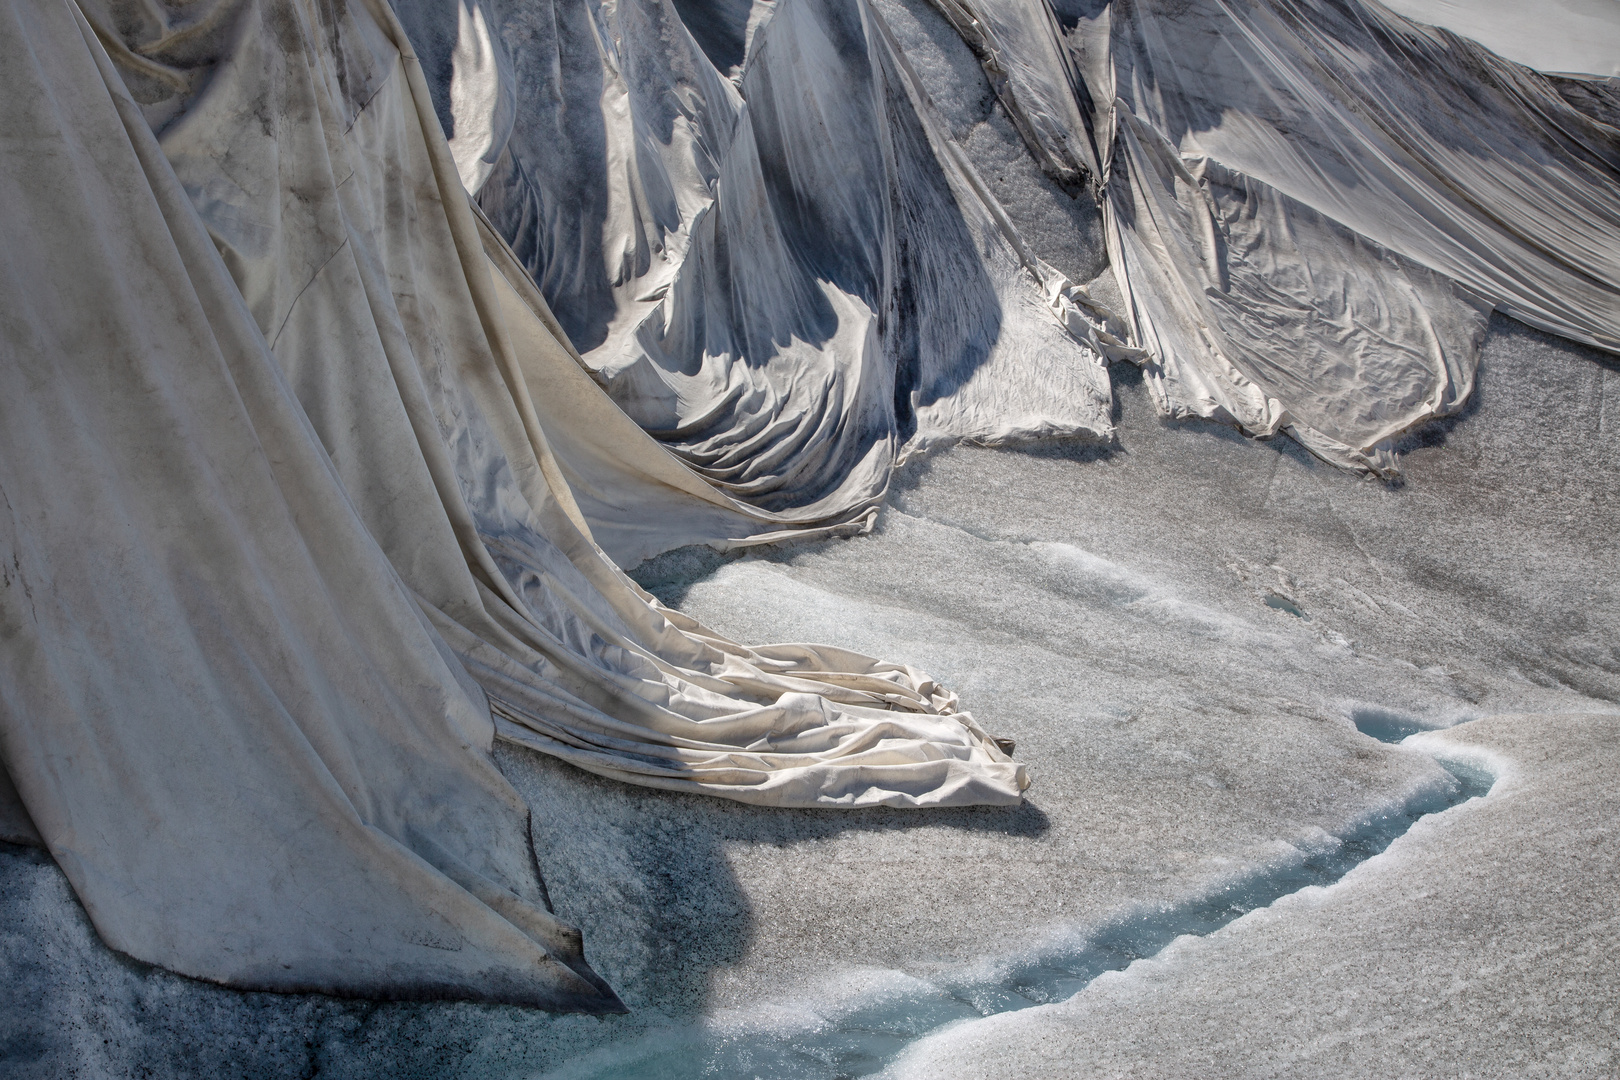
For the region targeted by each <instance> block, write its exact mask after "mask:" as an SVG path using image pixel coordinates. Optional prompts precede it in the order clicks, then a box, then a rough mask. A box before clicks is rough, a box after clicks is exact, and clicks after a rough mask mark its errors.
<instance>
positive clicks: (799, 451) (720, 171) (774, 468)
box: [399, 0, 1112, 550]
mask: <svg viewBox="0 0 1620 1080" xmlns="http://www.w3.org/2000/svg"><path fill="white" fill-rule="evenodd" d="M399 6H400V8H401V11H402V14H403V18H404V21H405V23H406V25H407V26H408V28H410V30H411V32H412V33H413V34H414V35H415V36H416V38H417V40H418V41H419V42H421V43H422V47H423V50H424V52H425V53H428V54H431V55H433V56H437V57H439V58H440V59H438V60H436V61H435V60H430V61H429V68H430V70H431V69H434V68H437V69H438V70H439V72H440V81H439V82H438V83H437V84H436V87H437V90H436V94H437V99H438V101H439V113H440V116H441V120H442V121H443V122H445V123H446V124H448V125H449V126H450V127H451V129H452V146H458V145H459V144H460V141H461V139H462V133H463V132H464V131H465V132H472V133H483V132H496V133H497V137H500V135H502V134H503V135H504V137H505V139H506V142H505V145H504V148H502V149H501V150H500V151H499V152H498V153H496V151H494V150H482V151H481V153H482V157H481V158H480V159H479V160H478V161H472V160H470V159H463V158H460V157H458V161H460V162H461V163H462V164H461V169H462V173H463V175H464V176H468V177H477V178H478V179H479V180H480V181H481V186H480V187H479V188H478V189H477V195H478V200H479V203H480V205H481V206H482V208H483V209H484V211H485V212H486V213H487V214H488V215H489V218H490V220H491V222H492V223H493V225H494V227H495V228H496V229H497V230H498V231H499V232H500V233H501V234H502V236H503V237H504V238H505V239H507V240H508V241H509V242H510V244H511V246H512V248H513V250H514V251H515V252H516V254H517V256H518V258H519V259H520V261H521V264H522V266H523V268H524V269H525V270H526V271H527V272H528V274H529V275H531V276H532V278H533V280H534V282H535V283H536V285H537V287H538V288H539V290H540V292H541V293H542V294H543V295H544V297H545V299H546V300H547V301H549V303H550V306H551V308H552V309H553V310H554V311H555V312H556V314H557V318H558V320H559V321H560V323H561V326H562V328H563V329H564V330H565V331H566V333H567V335H568V337H569V338H570V339H571V340H572V342H573V344H574V345H576V346H577V347H578V348H579V349H580V351H581V352H582V353H583V358H584V360H585V362H586V364H587V365H589V366H590V367H591V368H592V369H593V370H594V371H596V372H597V373H598V376H599V377H600V379H601V381H602V383H603V385H604V386H605V387H606V388H607V389H608V391H609V393H611V395H612V396H613V399H614V400H615V401H616V402H617V403H618V404H619V405H620V406H622V407H623V409H624V410H625V412H626V413H627V414H629V415H630V416H631V417H633V418H634V419H635V420H636V421H638V422H639V423H640V424H641V425H642V426H643V427H644V428H645V429H646V430H647V431H648V432H650V433H651V434H652V435H654V436H655V437H656V438H657V439H658V440H660V441H661V442H662V443H663V444H664V445H666V446H668V447H670V448H671V449H672V450H673V451H675V452H676V453H677V454H679V455H680V456H681V458H682V459H684V460H685V461H686V462H687V463H689V464H690V465H691V466H692V468H693V469H694V470H696V472H697V473H698V474H699V475H701V476H702V477H704V478H705V479H707V480H709V481H710V482H711V483H712V484H713V485H714V486H715V487H716V488H718V489H720V490H722V491H725V492H726V493H728V494H731V495H733V496H735V497H736V498H738V499H740V500H743V501H745V502H747V503H748V504H750V505H752V506H755V507H758V508H761V509H763V510H767V511H771V512H773V513H775V514H776V515H778V519H777V520H779V521H781V522H783V523H792V522H806V523H808V522H816V521H823V520H834V519H837V518H838V517H839V515H849V514H851V513H853V512H857V511H861V510H864V509H866V508H868V507H870V506H872V505H874V504H875V502H876V501H877V500H878V499H880V498H881V496H882V494H883V493H884V491H885V490H886V487H887V483H888V477H889V473H890V471H891V469H892V467H893V464H894V462H895V460H896V459H897V457H898V456H899V455H900V454H901V453H902V452H903V450H904V448H906V447H907V446H909V447H911V448H917V447H922V446H927V445H931V444H936V443H939V442H942V441H947V440H955V439H974V440H978V441H983V442H1005V441H1010V440H1015V439H1020V438H1034V437H1043V436H1053V435H1076V434H1079V435H1084V436H1088V437H1103V436H1106V435H1107V433H1108V432H1109V430H1110V424H1109V408H1110V397H1109V389H1108V379H1107V374H1106V370H1105V367H1104V360H1103V354H1104V353H1105V352H1108V351H1110V348H1111V345H1112V342H1111V341H1110V339H1109V338H1108V336H1107V335H1106V333H1103V332H1102V325H1103V321H1102V320H1101V319H1100V318H1099V317H1097V315H1096V313H1095V311H1094V309H1093V308H1092V305H1091V304H1090V301H1089V299H1088V298H1087V297H1086V295H1085V293H1084V291H1083V290H1081V289H1078V288H1076V287H1075V286H1074V285H1073V284H1072V283H1070V282H1068V281H1066V280H1065V279H1064V278H1063V277H1062V275H1061V274H1058V273H1057V272H1056V271H1054V270H1052V269H1051V268H1050V267H1049V266H1046V265H1045V264H1044V263H1042V262H1041V261H1040V260H1039V259H1038V258H1036V257H1035V256H1034V255H1033V254H1032V253H1031V252H1030V251H1029V250H1028V247H1027V245H1026V244H1025V243H1024V241H1023V240H1022V238H1021V237H1020V236H1019V235H1018V232H1017V230H1016V229H1015V228H1013V226H1012V224H1011V223H1010V222H1009V221H1008V220H1007V218H1006V215H1005V214H1004V212H1003V211H1002V208H1001V207H1000V206H999V205H997V203H996V201H995V200H994V198H992V197H991V196H990V195H989V194H988V192H987V191H986V190H985V186H984V184H983V183H982V181H981V179H980V178H979V177H978V176H977V174H976V173H975V172H974V170H973V168H972V166H971V165H970V164H969V163H968V162H967V160H966V159H965V158H964V157H963V155H962V153H961V151H960V150H959V149H958V148H957V147H956V146H955V145H954V144H952V143H951V142H950V140H949V139H948V138H947V137H946V136H945V135H944V134H943V133H942V125H941V124H940V122H939V120H938V118H937V117H936V116H935V114H934V110H933V107H932V106H931V105H930V104H929V102H928V101H927V99H926V97H925V95H924V94H923V93H922V91H921V89H920V87H919V85H918V80H917V77H916V75H915V74H914V73H913V72H912V71H911V70H910V68H909V66H908V64H907V61H906V58H905V57H904V55H903V54H902V53H901V52H900V50H899V49H898V48H897V46H896V44H895V41H894V39H893V36H892V34H891V33H890V32H889V30H888V29H887V27H886V26H885V24H884V23H883V20H882V19H881V17H880V16H879V15H878V14H877V12H876V11H875V9H873V7H872V6H871V5H870V4H868V3H866V2H865V0H784V2H782V3H779V4H777V5H775V6H774V9H773V12H772V14H771V15H770V18H769V21H767V22H764V23H763V25H761V24H760V23H759V22H758V20H756V19H754V18H753V17H752V14H751V12H752V9H749V10H748V11H745V12H740V13H739V17H740V18H743V22H744V23H745V24H746V27H747V28H748V30H749V36H748V37H747V42H748V44H747V48H748V55H749V56H750V57H751V59H750V60H749V63H748V65H747V68H746V70H745V71H744V72H742V73H741V74H740V75H739V77H738V79H737V82H736V83H735V84H733V82H732V81H729V80H728V79H726V78H724V77H722V75H721V74H720V72H719V71H718V70H717V69H716V67H715V65H714V64H713V63H712V62H711V60H710V58H709V57H708V56H707V55H706V54H705V53H704V51H703V50H702V49H701V48H700V47H699V44H698V42H697V41H696V40H695V39H694V37H693V36H692V34H691V33H689V32H688V29H687V27H686V25H685V24H684V23H683V21H682V17H681V14H680V13H679V12H678V11H677V8H676V6H675V5H674V4H673V3H671V2H670V0H628V2H624V3H601V2H599V0H476V2H474V0H468V3H467V4H465V5H462V4H450V5H440V4H433V3H423V2H418V0H400V5H399ZM728 10H729V9H728ZM724 14H725V12H724V11H721V12H720V15H724ZM717 17H718V16H717ZM485 31H488V32H489V34H490V36H489V37H488V38H486V37H485V36H483V35H484V33H485ZM741 33H742V31H741V30H739V34H741ZM469 35H470V39H471V41H472V44H469ZM486 41H487V42H491V43H492V44H489V45H488V46H487V48H488V49H489V50H490V51H492V52H493V53H494V54H495V55H497V56H498V57H499V59H498V61H497V62H495V63H492V64H488V65H485V66H484V67H482V68H480V67H478V66H476V65H474V64H473V63H472V62H471V61H470V60H466V59H464V58H466V57H469V56H472V55H475V54H481V53H482V51H483V50H485V48H486V44H485V43H486ZM508 101H515V109H514V112H513V114H512V115H513V117H514V118H513V119H512V120H511V122H507V119H506V118H507V113H506V112H505V110H506V103H507V102H508ZM471 145H474V146H477V147H484V146H485V145H486V141H485V139H484V136H483V135H482V134H476V135H475V136H474V137H473V143H472V144H471ZM492 155H493V156H494V163H493V165H492V166H489V167H488V168H487V169H486V168H485V166H484V164H483V162H484V161H486V160H487V159H488V158H490V157H491V156H492ZM562 456H566V455H562ZM582 509H584V510H585V512H586V514H587V516H588V517H592V520H593V521H595V520H596V519H595V518H594V516H593V513H594V511H593V510H592V509H591V508H586V507H582ZM608 524H611V518H610V519H609V521H608ZM604 543H606V546H608V547H609V549H610V550H613V545H612V544H611V543H607V542H606V541H604Z"/></svg>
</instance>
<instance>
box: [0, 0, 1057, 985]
mask: <svg viewBox="0 0 1620 1080" xmlns="http://www.w3.org/2000/svg"><path fill="white" fill-rule="evenodd" d="M0 11H3V17H4V19H5V25H4V28H3V32H0V49H3V50H4V55H3V59H4V62H3V64H0V78H3V79H4V80H5V85H6V88H7V90H8V93H9V94H10V96H11V98H12V99H13V100H15V101H20V102H21V101H26V102H28V107H27V108H18V109H13V110H8V111H7V114H6V117H5V119H4V120H3V121H0V123H3V124H4V125H5V137H4V138H3V139H0V183H3V184H4V185H5V191H4V198H3V200H0V205H4V207H5V211H4V214H3V215H0V230H3V237H0V272H3V273H4V274H5V281H4V287H3V288H0V305H3V306H0V312H3V319H0V325H3V327H4V333H3V336H0V347H3V348H4V350H5V354H4V362H3V363H0V380H3V383H0V440H3V441H0V492H3V494H4V501H3V503H0V564H3V565H4V567H5V570H4V574H3V577H0V582H3V584H0V642H3V648H0V665H3V666H0V695H3V696H0V720H3V723H0V749H3V755H4V756H3V761H4V766H5V770H6V772H7V773H8V775H9V777H10V779H11V780H12V781H14V783H15V787H16V789H17V791H18V793H19V794H20V796H21V801H22V803H23V804H24V805H25V806H26V808H27V811H28V816H29V817H30V818H31V819H32V823H33V824H34V825H35V826H37V830H38V833H39V835H40V836H41V837H42V838H43V840H44V841H45V843H46V844H47V845H48V846H49V847H50V849H51V851H52V852H53V854H54V855H55V857H56V858H57V860H58V861H59V862H60V863H61V864H62V866H63V868H64V869H65V870H66V872H67V874H68V876H69V878H70V879H71V880H72V882H73V884H74V887H75V889H76V890H77V892H78V894H79V896H80V897H81V898H82V899H83V901H84V903H85V906H86V909H87V910H88V911H89V912H90V914H91V917H92V919H93V920H94V921H95V924H96V926H97V928H98V929H99V930H100V931H101V933H102V935H103V936H104V938H105V939H106V940H107V941H108V942H109V943H110V944H112V945H113V946H114V947H116V948H119V949H121V950H123V951H125V952H127V953H129V954H131V955H133V956H136V957H138V958H140V959H143V960H147V961H151V962H154V963H159V964H162V965H164V966H167V967H170V968H173V969H175V970H178V971H182V972H185V973H187V974H191V975H196V976H199V977H203V978H209V979H215V980H218V981H221V982H225V983H228V984H231V985H236V986H244V987H256V988H264V989H276V990H294V989H309V990H324V991H328V992H339V993H357V994H375V995H382V996H390V997H400V996H405V997H409V996H441V995H451V996H459V997H472V998H483V999H490V1000H513V1001H526V1002H530V1003H536V1004H542V1005H546V1006H548V1007H553V1008H574V1009H589V1010H600V1009H611V1008H614V1007H616V1006H617V1002H616V1000H615V999H614V998H613V996H612V993H611V991H609V990H608V989H607V988H606V987H605V986H604V985H603V984H602V983H601V981H600V980H599V979H597V978H596V977H595V976H594V975H593V974H591V972H590V970H589V969H588V968H587V967H586V966H585V964H584V961H583V959H582V954H581V952H580V942H579V937H578V934H577V932H575V931H573V930H572V929H571V928H569V927H566V926H564V925H562V924H560V923H558V922H557V921H556V920H555V919H554V918H552V917H551V916H550V915H549V914H548V913H547V911H546V910H545V904H544V895H543V887H542V886H541V884H540V882H539V879H538V876H537V874H536V872H535V867H534V865H533V857H532V855H531V853H530V851H529V848H528V843H527V835H526V830H525V816H524V808H523V805H522V803H521V801H520V800H519V799H518V798H517V797H516V795H515V794H514V793H513V791H512V790H511V788H510V787H508V786H507V785H506V783H505V781H504V780H503V779H502V778H501V777H500V776H499V774H498V773H497V772H496V771H495V770H494V768H493V766H492V765H491V763H490V762H489V760H488V757H487V753H488V749H489V746H490V743H491V740H492V738H493V737H494V735H495V734H496V732H497V731H498V732H499V733H500V734H502V735H504V736H505V737H508V738H511V739H514V740H517V741H520V742H524V743H527V744H529V745H533V746H537V747H539V748H541V749H543V750H545V751H546V752H548V753H552V754H555V755H557V756H559V757H562V758H565V759H566V760H569V761H571V762H574V763H576V764H578V765H580V766H582V767H584V768H587V769H590V770H593V771H595V772H598V773H602V774H604V775H608V776H614V777H620V778H623V779H626V780H629V781H631V782H635V783H641V784H649V785H654V786H660V787H667V788H676V789H683V790H690V791H704V792H709V793H713V794H720V795H724V796H727V797H731V798H736V799H741V800H745V801H750V802H757V803H766V804H773V805H798V806H805V805H820V806H871V805H880V804H881V805H895V806H919V805H939V804H962V803H1003V804H1005V803H1014V802H1016V801H1017V800H1018V798H1019V793H1020V791H1021V790H1022V788H1023V786H1024V785H1025V783H1026V780H1025V776H1024V772H1023V769H1022V767H1021V766H1019V765H1017V764H1015V763H1013V762H1011V761H1010V760H1009V759H1008V758H1007V757H1006V755H1005V754H1004V753H1002V752H1001V751H1000V750H999V749H998V748H997V747H996V745H995V744H994V743H993V742H992V741H991V740H989V739H988V738H987V737H986V736H985V735H984V733H983V732H982V731H981V730H979V729H978V727H977V726H976V725H974V724H973V722H972V720H971V718H970V717H967V716H966V715H964V714H953V708H954V698H953V697H952V695H950V694H949V693H948V692H946V691H944V690H943V689H941V688H940V687H938V686H937V685H935V684H934V683H932V682H931V681H930V680H929V679H927V678H926V677H925V676H923V675H920V674H919V673H917V672H915V671H912V670H910V669H908V668H904V667H901V666H898V665H893V664H885V663H881V662H878V661H874V660H871V659H869V658H866V657H862V656H857V655H854V654H851V653H848V652H845V651H842V650H837V649H827V648H819V647H815V646H803V645H777V646H767V647H762V648H759V649H749V648H745V647H742V646H738V645H736V644H733V643H731V642H729V641H726V640H724V639H721V638H719V637H717V636H715V635H713V634H710V633H708V632H706V631H705V630H704V629H703V628H702V627H701V626H698V625H696V624H695V623H693V622H692V621H690V620H688V619H685V618H683V617H682V616H680V615H679V614H678V613H674V612H670V611H666V610H664V609H662V608H661V607H659V606H658V605H657V604H656V602H655V601H653V600H652V599H651V598H650V597H648V596H647V595H646V594H644V593H642V592H641V591H640V590H639V589H638V588H637V587H636V586H635V585H634V584H633V583H632V582H630V581H629V579H627V578H626V577H625V576H624V575H623V574H622V573H621V572H620V571H619V569H618V568H617V567H616V566H615V565H614V564H613V562H612V561H611V560H610V559H609V558H608V556H607V555H606V554H604V552H603V551H602V550H601V549H600V548H598V547H597V546H596V545H595V544H594V543H593V542H592V539H591V535H590V530H589V528H588V526H587V525H586V523H585V519H584V517H583V516H582V514H581V512H580V510H579V508H578V505H577V504H576V502H575V500H574V498H573V495H572V492H571V489H570V486H569V484H568V482H567V480H566V479H564V476H563V470H562V467H561V466H560V465H559V464H558V462H557V460H556V458H555V456H554V455H553V454H552V452H551V450H550V448H549V444H548V442H547V438H546V433H545V430H544V426H543V424H542V422H541V419H540V416H541V415H547V416H548V417H549V418H550V419H552V420H558V422H563V423H572V424H576V425H590V424H592V423H594V421H595V419H596V418H599V417H602V416H610V415H614V414H615V410H614V409H613V407H612V406H611V403H610V402H609V401H608V399H607V398H606V396H605V395H603V394H602V393H601V391H600V390H599V389H597V388H596V387H595V386H594V385H592V384H591V383H590V380H589V376H588V375H587V374H586V373H585V372H584V371H583V369H581V368H580V367H579V366H578V364H577V362H576V361H575V360H574V359H572V357H571V356H570V354H569V351H568V349H567V347H566V345H565V344H564V343H562V342H560V341H559V340H558V339H557V338H556V337H555V336H553V335H552V333H551V332H550V330H548V329H547V324H546V319H545V316H544V315H543V313H542V312H541V311H538V310H536V308H535V306H534V305H533V304H531V303H529V302H526V301H525V299H524V297H523V296H522V295H521V292H522V290H521V289H518V288H513V287H511V286H510V285H503V284H500V280H499V278H498V275H497V274H495V273H494V272H493V271H492V265H493V264H492V263H491V261H490V256H489V255H487V254H486V251H485V243H486V237H484V236H483V235H481V233H480V229H479V225H478V222H477V219H476V217H475V215H474V212H473V210H472V208H471V207H470V206H469V205H468V203H467V199H466V194H465V192H464V191H463V188H462V181H461V179H460V177H459V175H458V173H457V170H456V167H455V163H454V161H453V160H452V157H451V155H450V152H449V150H448V148H447V146H446V144H445V140H444V137H443V136H442V134H441V133H440V131H439V128H438V125H437V123H436V122H435V119H434V115H433V112H432V106H431V104H430V103H429V101H428V97H427V94H426V91H425V88H424V84H423V81H422V76H421V72H420V69H419V68H418V67H417V65H416V63H415V60H414V57H413V56H412V54H411V53H410V50H409V46H408V44H407V43H406V42H405V39H404V37H403V34H402V32H401V31H400V30H399V27H398V25H397V24H396V22H395V21H394V18H393V15H392V12H391V11H390V10H389V9H388V8H387V6H386V5H384V4H381V3H375V4H364V3H352V4H349V5H347V6H346V7H333V6H331V5H326V4H321V3H315V2H305V0H222V2H219V3H215V4H212V5H193V6H191V7H188V8H175V9H166V8H159V7H155V6H152V5H147V4H141V3H136V2H133V0H131V2H128V3H124V2H122V0H120V2H116V3H105V4H99V5H92V4H90V3H88V2H86V3H85V4H84V5H83V8H82V10H81V8H80V7H78V6H76V5H75V4H74V2H73V0H45V2H44V3H42V4H21V3H15V4H6V5H5V6H4V7H3V8H0ZM86 17H88V20H89V21H86ZM531 299H532V298H531ZM548 365H551V366H553V367H556V368H559V369H560V373H559V372H552V373H551V374H550V375H548V374H547V371H548ZM548 380H549V381H548ZM554 385H555V386H563V387H567V388H569V389H568V392H569V393H570V394H573V395H574V397H573V400H574V402H575V406H577V410H578V411H576V412H574V413H572V414H568V413H567V412H566V411H565V410H566V408H567V407H568V406H567V405H566V403H563V404H559V403H557V402H555V401H550V400H548V401H547V402H546V404H545V406H544V410H549V411H544V410H542V409H537V407H536V401H535V396H536V395H541V394H548V393H549V392H550V389H551V387H552V386H554ZM593 394H594V395H595V396H594V398H593V397H592V396H591V395H593ZM559 416H560V420H559ZM621 419H622V418H621ZM630 430H631V431H632V432H633V431H634V428H633V427H631V428H630ZM637 438H638V439H639V441H632V443H631V444H630V446H629V448H628V450H627V451H626V456H625V457H623V458H621V459H613V458H611V456H606V455H607V449H606V448H604V447H603V446H602V445H601V444H600V443H597V444H592V443H591V442H590V440H588V439H582V440H576V445H584V446H587V447H589V446H591V445H596V447H597V449H598V450H599V451H601V452H602V453H603V454H604V455H605V456H603V457H601V458H600V459H598V460H594V461H590V460H584V459H582V461H581V463H579V464H578V465H577V468H576V472H582V473H583V474H589V475H592V476H595V477H596V478H597V479H598V480H599V481H600V482H601V483H602V484H603V485H604V487H605V488H606V489H607V495H608V496H611V494H612V491H613V490H614V489H617V488H623V489H624V490H625V491H628V492H632V493H633V492H634V491H636V490H638V485H639V489H645V490H662V491H663V494H662V495H661V496H659V498H660V499H661V500H662V502H659V501H656V500H655V501H653V503H652V504H651V510H650V512H651V513H654V514H656V513H659V512H665V511H667V512H669V513H670V514H671V515H672V516H673V517H674V518H676V520H674V521H673V522H672V523H671V528H672V531H673V533H674V535H676V536H679V535H681V530H682V529H684V528H687V527H689V525H690V523H689V522H684V523H683V521H682V520H680V515H681V514H682V513H685V512H688V511H691V512H693V513H698V514H700V515H701V514H703V513H708V512H710V511H715V512H724V513H727V514H740V511H736V510H730V509H726V507H728V506H730V505H731V504H730V503H729V502H728V500H727V498H726V497H725V496H724V495H720V494H714V493H712V492H711V493H710V494H709V495H707V496H704V495H702V494H701V493H699V492H696V491H694V490H693V488H694V485H693V484H692V483H691V477H690V476H689V475H686V476H685V477H684V479H676V478H675V477H674V476H671V475H670V473H671V470H669V469H664V468H663V467H662V466H661V465H657V464H653V463H651V462H652V459H653V458H654V457H656V456H659V455H662V456H665V457H667V454H666V453H665V452H664V451H662V450H660V449H659V448H657V446H656V445H655V444H654V443H652V442H651V440H649V439H647V438H646V437H645V436H643V435H639V434H638V435H637ZM671 464H675V465H676V466H677V468H676V471H677V472H678V470H679V468H680V467H679V466H678V463H673V462H671ZM615 469H617V476H614V475H613V473H614V470H615ZM660 476H665V477H667V478H668V480H669V482H668V483H665V482H664V481H663V480H660V479H659V477H660ZM683 485H684V486H683ZM692 507H696V508H697V509H696V510H695V511H693V510H691V508H692ZM629 509H630V510H634V509H636V508H635V507H633V506H632V507H630V508H629ZM657 525H658V522H657V521H656V519H655V520H654V521H652V522H651V523H649V524H648V525H647V529H648V530H649V531H655V530H656V528H657ZM9 816H15V815H14V814H13V815H9ZM18 832H19V830H18V829H17V828H14V827H11V826H8V827H7V835H8V836H11V837H13V838H16V834H17V833H18Z"/></svg>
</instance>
